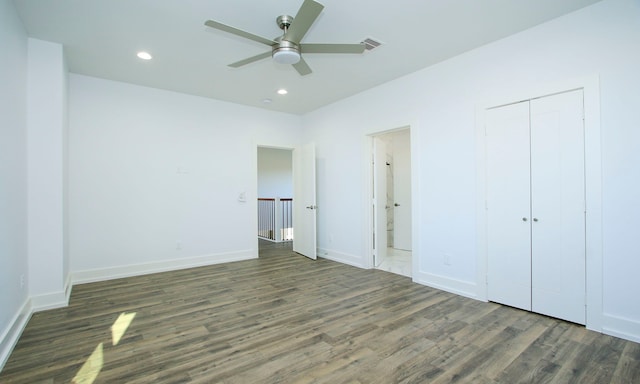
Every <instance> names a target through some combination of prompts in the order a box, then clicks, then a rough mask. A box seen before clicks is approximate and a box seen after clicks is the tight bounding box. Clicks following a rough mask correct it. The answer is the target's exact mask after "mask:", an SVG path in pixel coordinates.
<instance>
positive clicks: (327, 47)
mask: <svg viewBox="0 0 640 384" xmlns="http://www.w3.org/2000/svg"><path fill="white" fill-rule="evenodd" d="M364 49H365V45H364V43H361V44H301V45H300V50H301V51H302V53H362V52H364Z"/></svg>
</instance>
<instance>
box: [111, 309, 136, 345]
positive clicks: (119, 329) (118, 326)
mask: <svg viewBox="0 0 640 384" xmlns="http://www.w3.org/2000/svg"><path fill="white" fill-rule="evenodd" d="M134 317H136V312H131V313H125V312H123V313H121V314H120V316H118V318H117V319H116V321H115V322H114V323H113V325H112V326H111V342H112V343H113V345H118V343H119V342H120V339H121V338H122V336H123V335H124V333H125V332H126V331H127V329H128V328H129V325H130V324H131V322H132V321H133V318H134Z"/></svg>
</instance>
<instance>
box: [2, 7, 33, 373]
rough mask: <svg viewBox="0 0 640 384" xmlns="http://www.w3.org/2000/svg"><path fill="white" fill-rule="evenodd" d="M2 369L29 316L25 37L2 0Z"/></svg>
mask: <svg viewBox="0 0 640 384" xmlns="http://www.w3.org/2000/svg"><path fill="white" fill-rule="evenodd" d="M0 47H2V49H0V84H2V86H0V369H1V368H2V366H3V364H4V362H5V360H6V358H7V357H8V353H9V352H10V350H11V348H12V347H13V343H14V342H15V341H16V339H17V337H18V336H19V333H20V331H21V327H20V323H24V321H25V320H26V319H25V317H26V316H28V315H27V313H26V309H25V308H24V307H25V305H26V303H27V287H26V285H25V286H24V287H22V288H21V286H20V276H24V277H25V279H26V277H27V201H26V195H27V189H26V187H27V183H26V179H27V142H26V131H27V122H26V109H27V105H26V104H27V36H26V33H25V31H24V28H23V26H22V23H21V21H20V19H19V18H18V14H17V12H16V10H15V8H14V7H13V3H12V2H11V1H10V0H0Z"/></svg>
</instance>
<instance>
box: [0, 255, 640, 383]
mask: <svg viewBox="0 0 640 384" xmlns="http://www.w3.org/2000/svg"><path fill="white" fill-rule="evenodd" d="M120 336H121V337H120ZM80 374H83V375H84V376H82V377H83V378H84V379H86V381H90V380H93V376H95V380H94V381H93V383H96V384H97V383H151V382H153V383H249V382H250V383H331V384H336V383H350V384H353V383H380V384H388V383H426V382H428V383H449V382H457V383H475V384H477V383H480V384H498V383H508V384H513V383H572V382H573V383H599V384H600V383H637V382H640V345H638V344H637V343H633V342H630V341H625V340H621V339H618V338H615V337H610V336H605V335H601V334H598V333H595V332H591V331H587V330H586V329H585V328H584V327H582V326H578V325H575V324H571V323H567V322H564V321H561V320H557V319H552V318H549V317H545V316H541V315H537V314H533V313H529V312H526V311H521V310H518V309H514V308H510V307H506V306H502V305H498V304H494V303H483V302H479V301H475V300H471V299H467V298H464V297H460V296H457V295H454V294H451V293H447V292H443V291H439V290H437V289H433V288H429V287H426V286H422V285H419V284H415V283H413V282H411V280H410V279H408V278H406V277H404V276H398V275H393V274H391V273H388V272H383V271H379V270H363V269H358V268H354V267H350V266H347V265H344V264H340V263H336V262H332V261H329V260H326V259H319V260H316V261H313V260H310V259H307V258H306V257H303V256H300V255H298V254H296V253H294V252H292V251H291V247H290V244H274V243H261V250H260V258H258V259H255V260H248V261H241V262H233V263H226V264H219V265H212V266H207V267H201V268H192V269H185V270H178V271H171V272H166V273H157V274H150V275H144V276H134V277H127V278H122V279H116V280H110V281H102V282H96V283H90V284H82V285H78V286H75V287H74V288H73V292H72V294H71V301H70V305H69V306H68V307H66V308H60V309H54V310H50V311H44V312H39V313H36V314H34V315H33V316H32V318H31V319H30V321H29V323H28V324H27V327H26V328H25V330H24V332H23V334H22V336H21V338H20V340H19V341H18V343H17V345H16V347H15V349H14V351H13V353H12V354H11V356H10V357H9V360H8V361H7V363H6V365H5V367H4V369H3V370H2V372H0V382H2V383H29V384H31V383H48V384H52V383H71V382H74V380H75V381H76V382H79V381H81V380H80V379H81V378H80V377H79V376H78V375H80ZM92 375H93V376H92Z"/></svg>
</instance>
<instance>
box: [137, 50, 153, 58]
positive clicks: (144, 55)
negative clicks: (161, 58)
mask: <svg viewBox="0 0 640 384" xmlns="http://www.w3.org/2000/svg"><path fill="white" fill-rule="evenodd" d="M138 57H139V58H141V59H142V60H151V59H152V58H153V56H151V54H150V53H149V52H144V51H142V52H138Z"/></svg>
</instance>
